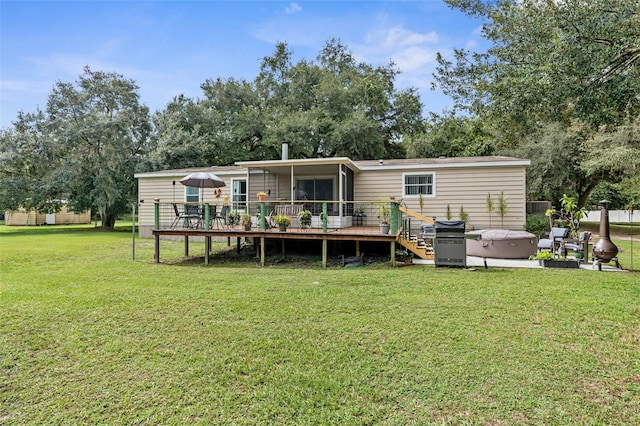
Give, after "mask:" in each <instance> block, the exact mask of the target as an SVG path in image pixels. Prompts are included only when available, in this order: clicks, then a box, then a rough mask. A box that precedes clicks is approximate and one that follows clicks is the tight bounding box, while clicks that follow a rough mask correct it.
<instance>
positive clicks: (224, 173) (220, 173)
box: [133, 168, 248, 178]
mask: <svg viewBox="0 0 640 426" xmlns="http://www.w3.org/2000/svg"><path fill="white" fill-rule="evenodd" d="M198 171H207V172H211V173H214V174H216V175H218V176H220V177H222V176H227V175H233V176H236V175H240V174H243V173H247V172H248V171H247V170H246V169H244V168H238V169H237V170H224V171H222V170H215V169H193V170H191V171H181V172H176V171H162V170H161V171H158V172H143V173H136V174H134V175H133V177H134V178H167V177H180V178H183V177H185V176H187V175H189V174H191V173H195V172H198Z"/></svg>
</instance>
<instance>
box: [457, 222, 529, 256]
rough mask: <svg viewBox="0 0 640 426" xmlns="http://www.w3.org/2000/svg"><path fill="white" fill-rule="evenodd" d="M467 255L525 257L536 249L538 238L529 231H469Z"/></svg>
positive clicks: (467, 234) (467, 235) (466, 235)
mask: <svg viewBox="0 0 640 426" xmlns="http://www.w3.org/2000/svg"><path fill="white" fill-rule="evenodd" d="M465 237H466V238H467V240H468V241H467V255H468V256H479V257H490V258H494V259H526V258H528V257H529V256H531V255H532V254H535V252H536V250H537V242H538V239H537V238H536V236H535V235H534V234H532V233H530V232H526V231H511V230H508V229H484V230H480V231H470V232H467V233H466V234H465Z"/></svg>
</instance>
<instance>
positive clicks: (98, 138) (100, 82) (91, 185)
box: [47, 67, 150, 228]
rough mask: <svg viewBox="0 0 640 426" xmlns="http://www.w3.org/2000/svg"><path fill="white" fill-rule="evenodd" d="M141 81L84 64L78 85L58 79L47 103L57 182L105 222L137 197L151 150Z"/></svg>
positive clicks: (79, 206)
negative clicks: (141, 166)
mask: <svg viewBox="0 0 640 426" xmlns="http://www.w3.org/2000/svg"><path fill="white" fill-rule="evenodd" d="M137 90H138V86H136V84H135V83H134V82H133V81H131V80H126V79H124V77H123V76H121V75H119V74H115V73H105V72H101V71H92V70H91V69H90V68H89V67H85V68H84V74H82V75H81V76H80V78H79V79H78V81H77V82H76V84H75V85H74V84H71V83H63V82H57V83H56V85H55V86H54V88H53V91H52V93H51V94H50V95H49V98H48V102H47V114H48V117H47V132H48V134H49V135H50V137H51V138H52V141H53V142H52V143H53V145H54V149H55V155H56V156H57V162H56V164H54V165H53V167H54V168H53V169H52V170H51V176H52V181H53V182H54V183H55V184H56V189H57V192H58V194H60V196H61V197H64V198H66V199H67V200H69V203H70V204H69V205H70V206H71V208H72V209H73V210H75V211H83V210H86V209H93V210H94V211H97V213H98V215H99V216H100V218H101V220H102V225H103V226H104V227H107V228H113V226H114V224H115V220H116V217H117V216H118V215H119V214H121V213H123V212H126V211H128V209H129V206H130V203H131V202H132V201H134V200H136V198H137V196H136V186H135V181H134V178H133V175H134V172H135V170H136V164H137V163H138V162H139V161H140V160H141V158H142V156H144V155H145V154H146V153H147V152H148V151H149V148H150V147H149V132H150V122H149V110H148V108H147V107H146V106H142V105H140V104H139V96H138V93H137Z"/></svg>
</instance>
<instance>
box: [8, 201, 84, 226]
mask: <svg viewBox="0 0 640 426" xmlns="http://www.w3.org/2000/svg"><path fill="white" fill-rule="evenodd" d="M55 221H56V225H73V224H81V223H91V211H90V210H88V211H86V212H84V213H73V212H69V211H67V208H66V207H65V206H63V207H62V208H61V209H60V211H59V212H57V213H56V214H55ZM5 224H6V225H8V226H33V225H44V224H46V214H45V213H36V212H35V210H30V211H29V212H27V211H26V210H24V209H20V210H17V211H7V212H5Z"/></svg>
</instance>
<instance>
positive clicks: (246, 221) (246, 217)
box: [242, 213, 252, 231]
mask: <svg viewBox="0 0 640 426" xmlns="http://www.w3.org/2000/svg"><path fill="white" fill-rule="evenodd" d="M242 224H243V225H244V230H245V231H251V225H252V222H251V215H250V214H249V213H245V214H243V215H242Z"/></svg>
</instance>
